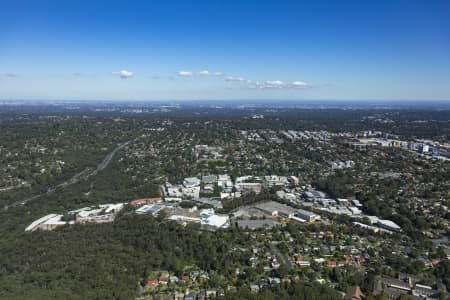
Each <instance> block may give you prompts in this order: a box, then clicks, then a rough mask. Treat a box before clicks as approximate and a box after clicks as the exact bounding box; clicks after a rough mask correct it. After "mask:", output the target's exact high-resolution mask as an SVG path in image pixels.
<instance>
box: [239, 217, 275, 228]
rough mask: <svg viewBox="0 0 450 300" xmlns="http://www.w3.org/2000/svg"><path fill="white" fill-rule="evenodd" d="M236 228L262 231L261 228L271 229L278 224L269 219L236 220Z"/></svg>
mask: <svg viewBox="0 0 450 300" xmlns="http://www.w3.org/2000/svg"><path fill="white" fill-rule="evenodd" d="M236 226H237V227H238V228H242V229H251V230H254V229H262V228H273V227H278V226H280V223H278V222H275V221H272V220H269V219H262V220H237V221H236Z"/></svg>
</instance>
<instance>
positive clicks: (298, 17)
mask: <svg viewBox="0 0 450 300" xmlns="http://www.w3.org/2000/svg"><path fill="white" fill-rule="evenodd" d="M0 99H2V100H4V99H12V100H14V99H30V100H35V99H67V100H84V99H92V100H215V99H223V100H230V99H242V100H252V99H261V100H276V99H282V100H302V99H307V100H315V99H316V100H328V99H335V100H450V3H449V1H444V0H436V1H419V0H413V1H404V0H402V1H400V0H398V1H392V0H381V1H367V2H365V1H355V0H349V1H324V0H322V1H314V2H311V1H277V2H274V1H195V2H191V1H171V2H170V3H167V2H165V1H160V2H156V1H86V0H80V1H55V0H51V1H31V0H29V1H25V0H18V1H1V2H0Z"/></svg>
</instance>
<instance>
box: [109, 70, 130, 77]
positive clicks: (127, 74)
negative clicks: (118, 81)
mask: <svg viewBox="0 0 450 300" xmlns="http://www.w3.org/2000/svg"><path fill="white" fill-rule="evenodd" d="M112 74H113V75H118V76H120V78H131V77H133V76H134V74H133V72H131V71H127V70H121V71H116V72H112Z"/></svg>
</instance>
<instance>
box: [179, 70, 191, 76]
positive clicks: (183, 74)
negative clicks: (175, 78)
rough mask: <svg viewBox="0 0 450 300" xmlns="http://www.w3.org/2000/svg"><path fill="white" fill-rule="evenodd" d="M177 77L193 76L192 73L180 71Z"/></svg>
mask: <svg viewBox="0 0 450 300" xmlns="http://www.w3.org/2000/svg"><path fill="white" fill-rule="evenodd" d="M178 75H179V76H186V77H189V76H192V75H193V74H192V72H189V71H180V72H178Z"/></svg>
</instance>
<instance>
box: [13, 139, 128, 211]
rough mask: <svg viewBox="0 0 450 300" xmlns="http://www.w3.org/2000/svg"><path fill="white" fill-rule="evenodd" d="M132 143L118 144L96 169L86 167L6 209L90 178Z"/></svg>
mask: <svg viewBox="0 0 450 300" xmlns="http://www.w3.org/2000/svg"><path fill="white" fill-rule="evenodd" d="M130 143H131V141H127V142H125V143H122V144H120V145H119V146H117V147H116V148H115V149H114V150H113V151H111V152H110V153H108V155H106V156H105V158H104V159H103V160H102V162H101V163H99V164H98V166H97V167H96V168H95V169H92V168H86V169H84V170H83V171H81V172H80V173H77V174H75V175H74V176H72V178H70V179H68V180H66V181H64V182H63V183H60V184H57V185H55V186H53V187H50V188H49V189H48V190H47V192H45V193H42V194H38V195H34V196H31V197H28V198H26V199H23V200H20V201H16V202H14V203H12V204H10V205H9V206H5V210H7V209H8V208H9V207H11V206H12V207H14V206H18V205H25V204H26V203H28V202H30V201H33V200H35V199H37V198H39V197H41V196H44V195H48V194H51V193H53V192H54V191H55V190H56V189H57V188H65V187H67V186H70V185H72V184H75V183H77V182H79V181H81V180H85V179H88V178H89V177H91V176H95V175H97V173H98V172H99V171H102V170H104V169H105V168H106V167H107V166H108V165H109V163H110V162H111V160H112V158H113V157H114V155H115V154H116V152H117V151H119V150H121V149H123V148H125V147H126V146H128V145H129V144H130Z"/></svg>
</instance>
